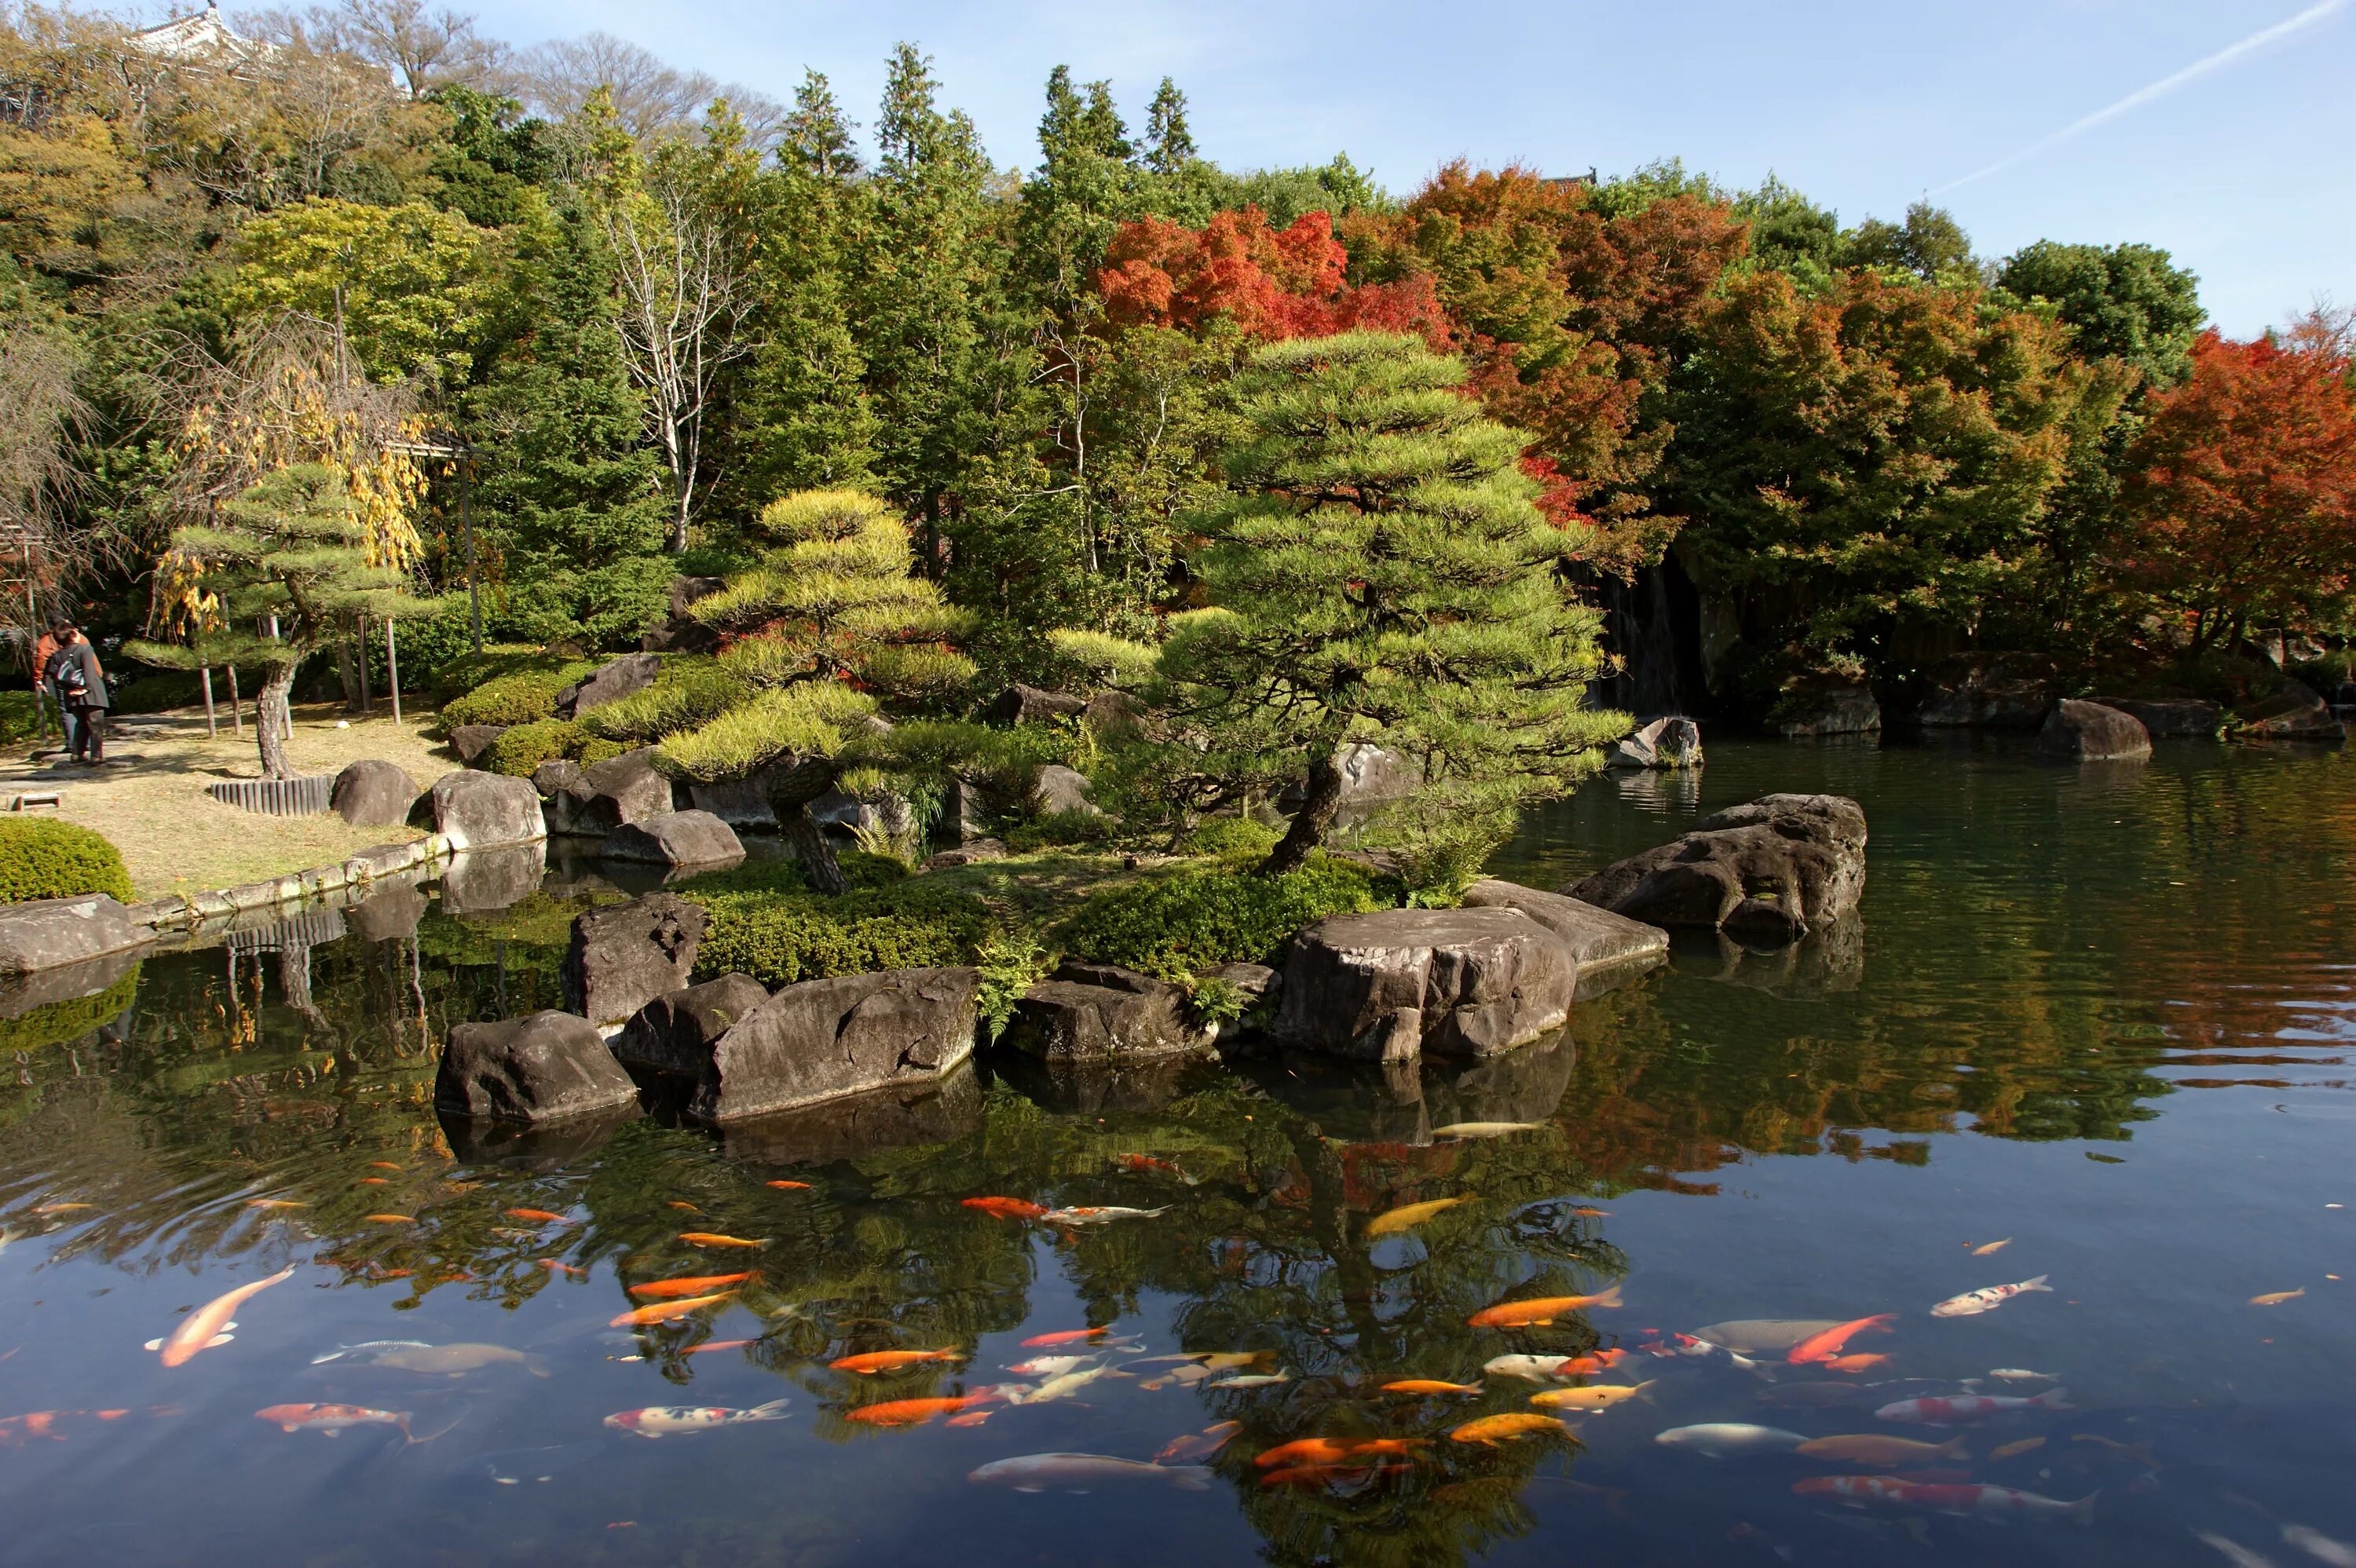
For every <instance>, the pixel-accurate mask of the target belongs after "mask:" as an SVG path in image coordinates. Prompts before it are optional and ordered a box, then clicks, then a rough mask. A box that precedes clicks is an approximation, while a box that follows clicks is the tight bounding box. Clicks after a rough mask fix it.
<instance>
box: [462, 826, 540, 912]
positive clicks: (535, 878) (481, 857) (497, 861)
mask: <svg viewBox="0 0 2356 1568" xmlns="http://www.w3.org/2000/svg"><path fill="white" fill-rule="evenodd" d="M547 874H548V845H547V844H546V843H545V842H541V843H538V844H515V845H510V846H509V848H505V849H468V850H466V851H464V852H463V853H461V854H457V855H454V856H452V857H451V858H450V864H449V865H448V866H447V867H446V868H444V870H443V872H442V912H443V913H444V914H489V913H492V912H495V911H498V910H503V909H507V908H509V907H510V906H511V905H514V904H519V903H521V902H522V901H524V900H525V899H528V898H530V896H531V895H532V894H533V893H536V892H538V891H540V884H541V878H543V877H544V876H546V875H547Z"/></svg>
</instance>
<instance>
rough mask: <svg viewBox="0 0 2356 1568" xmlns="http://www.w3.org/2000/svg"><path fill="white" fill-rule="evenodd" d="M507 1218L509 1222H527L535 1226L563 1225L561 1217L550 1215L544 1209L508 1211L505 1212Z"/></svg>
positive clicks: (560, 1215) (559, 1215) (562, 1217)
mask: <svg viewBox="0 0 2356 1568" xmlns="http://www.w3.org/2000/svg"><path fill="white" fill-rule="evenodd" d="M507 1216H508V1218H509V1219H510V1220H529V1221H531V1222H532V1223H533V1224H535V1225H562V1224H563V1223H564V1216H563V1215H562V1214H552V1213H550V1212H549V1211H547V1210H545V1209H510V1210H509V1211H507Z"/></svg>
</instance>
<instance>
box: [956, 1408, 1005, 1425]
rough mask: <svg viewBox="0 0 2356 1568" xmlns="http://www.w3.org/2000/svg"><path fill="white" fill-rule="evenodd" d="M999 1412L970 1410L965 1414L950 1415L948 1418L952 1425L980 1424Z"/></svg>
mask: <svg viewBox="0 0 2356 1568" xmlns="http://www.w3.org/2000/svg"><path fill="white" fill-rule="evenodd" d="M997 1413H998V1412H996V1411H994V1410H969V1411H967V1412H966V1413H964V1414H963V1415H952V1416H950V1417H949V1418H948V1424H949V1425H951V1426H980V1424H982V1423H983V1422H985V1421H988V1420H989V1419H990V1418H991V1416H993V1415H996V1414H997Z"/></svg>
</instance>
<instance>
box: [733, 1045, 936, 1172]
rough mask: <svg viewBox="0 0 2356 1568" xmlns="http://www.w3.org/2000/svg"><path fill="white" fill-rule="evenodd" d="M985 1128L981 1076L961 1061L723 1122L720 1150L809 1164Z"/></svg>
mask: <svg viewBox="0 0 2356 1568" xmlns="http://www.w3.org/2000/svg"><path fill="white" fill-rule="evenodd" d="M981 1129H982V1093H981V1080H980V1077H979V1076H978V1075H977V1074H976V1073H975V1072H974V1071H973V1069H972V1068H971V1067H970V1066H961V1067H953V1068H950V1069H949V1070H948V1071H947V1072H943V1073H941V1074H940V1075H939V1076H938V1077H929V1078H921V1079H917V1080H916V1081H914V1082H912V1083H895V1084H892V1085H890V1086H888V1087H886V1088H883V1089H877V1090H874V1091H873V1092H872V1093H865V1094H846V1095H844V1096H842V1097H841V1098H840V1099H835V1100H822V1101H820V1102H819V1103H818V1104H815V1105H804V1106H801V1107H800V1108H798V1109H797V1110H791V1111H776V1112H772V1113H770V1114H769V1115H766V1116H749V1117H746V1118H744V1120H742V1121H732V1122H726V1123H723V1124H722V1125H721V1126H720V1147H721V1148H722V1149H723V1150H724V1151H725V1152H726V1153H727V1155H728V1157H729V1158H730V1159H733V1160H751V1161H755V1162H757V1163H760V1164H765V1165H771V1166H785V1167H789V1168H802V1169H807V1168H809V1167H811V1166H819V1165H831V1164H833V1163H834V1162H835V1161H836V1160H841V1159H861V1158H864V1157H868V1156H872V1155H873V1154H876V1153H878V1152H879V1151H881V1150H883V1149H887V1148H899V1147H905V1146H907V1145H911V1144H931V1145H934V1146H939V1145H943V1144H948V1143H952V1142H955V1141H956V1140H958V1139H959V1138H969V1137H972V1136H975V1135H977V1134H979V1133H980V1131H981Z"/></svg>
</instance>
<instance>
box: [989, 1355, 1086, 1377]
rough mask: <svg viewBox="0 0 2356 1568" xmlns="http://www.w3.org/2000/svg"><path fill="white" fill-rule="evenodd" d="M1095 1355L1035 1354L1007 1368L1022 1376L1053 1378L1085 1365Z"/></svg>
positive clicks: (1017, 1375)
mask: <svg viewBox="0 0 2356 1568" xmlns="http://www.w3.org/2000/svg"><path fill="white" fill-rule="evenodd" d="M1095 1359H1096V1358H1095V1357H1093V1356H1033V1357H1032V1358H1031V1359H1030V1360H1027V1361H1017V1362H1015V1363H1014V1365H1012V1366H1011V1367H1009V1368H1007V1369H1006V1370H1007V1371H1010V1372H1012V1373H1013V1374H1014V1375H1015V1376H1016V1377H1021V1378H1052V1377H1055V1376H1056V1375H1058V1374H1059V1373H1063V1372H1068V1371H1071V1370H1072V1369H1073V1368H1074V1367H1085V1366H1087V1364H1088V1363H1089V1362H1090V1361H1092V1360H1095Z"/></svg>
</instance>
